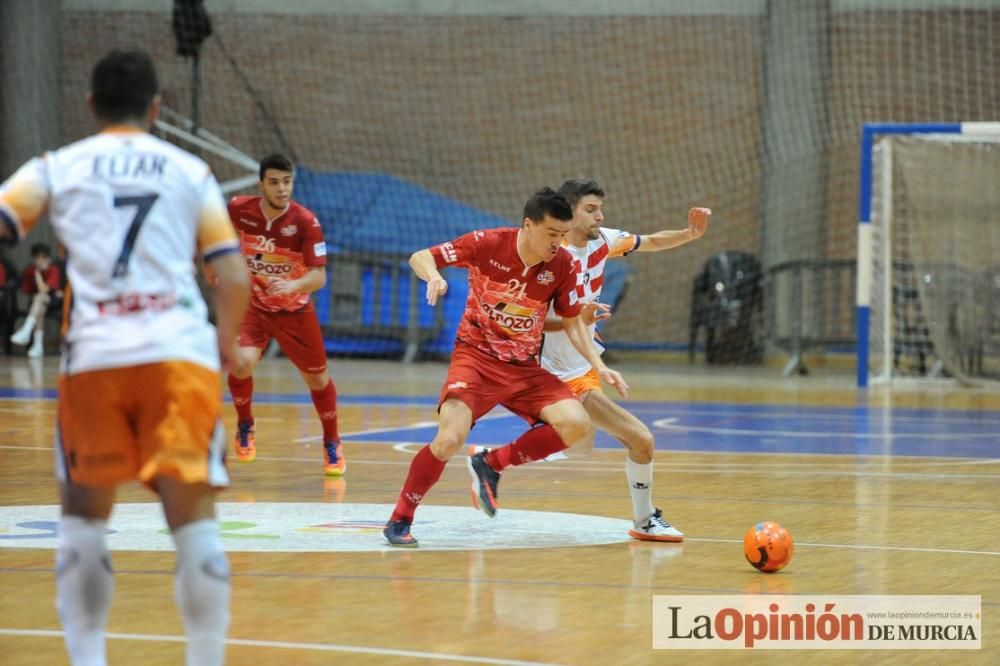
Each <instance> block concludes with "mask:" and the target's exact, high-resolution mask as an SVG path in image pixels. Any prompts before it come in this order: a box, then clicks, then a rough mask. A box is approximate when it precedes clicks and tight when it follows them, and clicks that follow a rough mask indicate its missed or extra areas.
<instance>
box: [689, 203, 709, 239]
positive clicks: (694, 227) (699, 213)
mask: <svg viewBox="0 0 1000 666" xmlns="http://www.w3.org/2000/svg"><path fill="white" fill-rule="evenodd" d="M711 214H712V210H711V209H710V208H692V209H691V210H689V211H688V233H690V234H691V238H692V239H694V238H701V237H702V236H704V235H705V232H706V231H708V217H709V216H710V215H711Z"/></svg>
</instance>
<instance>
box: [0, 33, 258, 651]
mask: <svg viewBox="0 0 1000 666" xmlns="http://www.w3.org/2000/svg"><path fill="white" fill-rule="evenodd" d="M90 86H91V87H90V97H89V105H90V109H91V111H92V112H93V115H94V117H95V119H96V121H97V124H98V125H99V126H100V128H101V131H100V132H99V133H98V134H95V135H93V136H91V137H88V138H86V139H83V140H81V141H77V142H76V143H72V144H69V145H67V146H65V147H63V148H61V149H59V150H55V151H53V152H49V153H46V154H45V155H44V156H42V157H38V158H35V159H32V160H30V161H29V162H28V163H26V164H25V165H24V166H22V167H21V168H20V169H19V170H18V171H17V172H16V173H15V174H14V175H13V176H12V177H11V178H10V179H9V180H7V181H6V182H5V183H3V185H0V238H6V239H7V240H15V241H16V240H19V239H20V238H22V237H23V236H24V235H25V234H26V233H27V232H28V231H29V230H30V228H31V227H32V226H33V225H34V224H35V223H36V221H37V220H38V219H39V217H40V216H41V215H42V214H43V213H45V212H46V211H47V212H48V217H49V221H50V223H51V224H52V227H53V229H54V231H55V233H56V235H57V236H58V238H59V241H60V242H61V243H62V245H63V246H64V247H65V248H66V250H67V257H68V258H67V262H66V270H67V275H68V278H69V283H70V290H71V298H72V304H71V306H70V307H69V311H68V327H67V329H66V336H65V341H64V347H63V354H62V360H61V367H60V378H59V415H58V423H57V426H56V447H55V449H56V475H57V477H58V478H59V481H60V495H61V502H62V516H61V518H60V520H59V530H58V553H57V555H56V606H57V609H58V611H59V617H60V620H61V621H62V625H63V629H64V631H65V639H66V647H67V650H68V652H69V657H70V661H71V662H72V663H73V664H88V665H91V664H104V663H105V661H106V659H105V647H104V642H105V638H104V631H105V625H106V623H107V614H108V607H109V606H110V603H111V595H112V589H113V585H114V581H113V575H112V568H111V558H110V554H109V553H108V547H107V544H106V537H105V534H106V533H107V521H108V517H109V516H110V514H111V509H112V505H113V504H114V498H115V489H116V487H117V485H118V484H121V483H124V482H127V481H131V480H134V479H138V480H139V481H141V482H143V483H145V484H146V485H147V486H148V487H149V488H150V489H152V490H153V491H154V492H156V493H157V494H158V495H159V497H160V501H161V502H162V503H163V508H164V514H165V516H166V521H167V525H168V526H169V528H170V531H171V532H172V534H173V539H174V544H175V545H176V548H177V567H176V574H175V579H174V580H175V583H174V590H175V600H176V602H177V605H178V607H179V609H180V612H181V615H182V617H183V620H184V627H185V633H186V634H187V639H188V642H187V647H186V650H187V662H188V663H189V664H220V663H222V661H223V657H224V643H225V633H226V629H227V627H228V624H229V565H228V562H227V560H226V556H225V553H224V552H223V549H222V542H221V539H220V535H219V525H218V521H217V520H216V517H215V504H214V502H215V499H214V498H215V492H216V489H217V488H220V487H224V486H226V485H227V484H228V476H227V474H226V469H225V466H224V464H223V454H224V452H225V445H226V440H225V435H224V432H223V429H222V425H221V420H220V415H221V393H220V390H219V383H220V380H219V371H220V357H221V364H222V365H228V364H229V363H230V362H231V361H232V359H233V358H234V354H235V351H236V333H237V330H238V327H239V323H240V318H241V317H242V315H243V311H244V309H245V307H246V302H247V295H248V291H249V289H248V283H249V280H248V277H247V271H246V267H245V265H244V262H243V258H242V257H241V256H240V252H239V243H238V241H237V238H236V233H235V231H234V230H233V226H232V223H231V222H230V221H229V216H228V214H227V212H226V202H225V199H224V198H223V196H222V192H221V191H220V189H219V185H218V183H217V182H216V180H215V177H214V176H213V175H212V173H211V171H210V170H209V168H208V165H207V164H206V163H205V162H203V161H202V160H200V159H198V158H197V157H195V156H193V155H191V154H189V153H186V152H184V151H183V150H181V149H179V148H177V147H175V146H173V145H171V144H169V143H166V142H165V141H161V140H160V139H157V138H155V137H153V136H152V135H150V134H149V133H148V131H147V130H148V129H149V128H150V126H151V125H152V123H153V121H154V120H155V119H156V116H157V113H158V111H159V104H160V102H159V100H160V98H159V94H158V90H159V88H158V83H157V77H156V70H155V68H154V66H153V62H152V60H151V59H150V57H149V56H148V55H147V54H145V53H143V52H141V51H111V52H110V53H108V54H107V55H105V56H104V57H103V58H102V59H101V60H100V61H99V62H98V63H97V65H96V66H95V67H94V70H93V72H92V75H91V82H90ZM199 256H200V257H201V258H202V259H203V260H204V261H205V262H207V263H208V264H210V265H211V266H212V269H213V270H214V273H215V275H216V276H217V277H218V282H217V285H216V287H215V301H216V313H217V320H218V328H217V330H216V329H215V328H213V327H212V325H211V324H210V323H209V322H208V318H207V308H206V305H205V302H204V301H203V300H202V297H201V294H200V292H199V290H198V286H197V283H196V282H195V260H196V258H198V257H199ZM150 612H159V608H157V609H151V610H150Z"/></svg>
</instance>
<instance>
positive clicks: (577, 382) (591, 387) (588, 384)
mask: <svg viewBox="0 0 1000 666" xmlns="http://www.w3.org/2000/svg"><path fill="white" fill-rule="evenodd" d="M565 382H566V386H568V387H569V389H570V390H571V391H572V392H573V393H575V394H577V395H578V396H579V397H581V398H582V397H583V396H585V395H586V394H588V393H590V392H591V391H599V390H600V389H601V378H600V377H599V376H598V374H597V370H594V369H593V368H591V369H590V370H589V371H587V374H585V375H580V376H579V377H574V378H573V379H567V380H565Z"/></svg>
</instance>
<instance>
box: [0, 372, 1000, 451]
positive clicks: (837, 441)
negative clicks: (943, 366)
mask: <svg viewBox="0 0 1000 666" xmlns="http://www.w3.org/2000/svg"><path fill="white" fill-rule="evenodd" d="M55 397H56V391H55V390H54V389H10V388H7V389H0V398H15V399H35V400H39V399H41V400H52V399H54V398H55ZM254 401H255V402H256V403H258V404H310V403H311V402H312V400H311V398H310V396H309V394H308V393H306V392H305V391H303V392H300V393H288V394H278V393H260V394H257V395H255V396H254ZM338 401H339V402H340V404H342V405H402V406H407V405H412V406H424V407H427V420H428V421H431V420H433V419H434V407H435V405H436V402H437V398H436V396H427V395H424V396H386V395H355V396H350V395H342V396H339V397H338ZM626 404H627V406H628V408H629V409H630V410H631V411H632V412H633V413H634V414H635V415H636V416H637V417H639V418H640V419H641V420H642V421H643V422H644V423H646V425H647V426H649V428H650V429H651V430H652V431H653V433H654V435H655V436H656V448H657V449H659V450H669V451H704V452H733V453H786V454H787V453H811V454H839V455H891V456H942V457H960V458H983V459H986V458H1000V413H997V412H995V411H982V410H951V409H947V410H944V409H926V408H921V409H914V408H891V409H885V408H883V407H864V406H856V407H818V406H801V405H752V404H731V403H705V402H699V403H678V402H639V401H636V402H629V403H626ZM525 428H526V425H525V423H524V421H522V420H521V419H520V418H518V417H516V416H513V415H511V414H504V413H503V412H500V414H498V416H497V417H496V418H491V419H486V420H482V421H480V422H479V424H477V426H476V427H475V428H474V429H473V431H472V433H471V434H470V436H469V440H468V441H469V443H470V444H479V445H499V444H503V443H506V442H509V441H512V440H514V439H516V438H517V437H518V436H520V435H521V433H523V432H524V430H525ZM435 431H436V426H433V425H430V426H421V427H412V426H401V427H399V428H394V429H389V430H385V429H380V430H379V431H377V432H372V433H370V434H365V433H360V434H357V435H351V436H350V437H349V438H348V439H349V441H353V442H365V441H372V442H376V441H377V442H390V443H392V442H398V443H403V442H429V441H430V440H431V439H432V438H433V437H434V434H435ZM596 446H597V447H598V448H606V449H616V448H619V447H620V444H618V442H616V441H614V440H613V439H612V438H611V437H609V436H607V435H606V434H604V433H599V434H598V438H597V443H596Z"/></svg>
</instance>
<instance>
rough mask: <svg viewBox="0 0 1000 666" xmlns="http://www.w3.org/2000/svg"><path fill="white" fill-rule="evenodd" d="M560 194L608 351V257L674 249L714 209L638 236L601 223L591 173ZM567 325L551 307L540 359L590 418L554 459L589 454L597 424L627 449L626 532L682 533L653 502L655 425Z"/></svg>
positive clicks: (660, 537)
mask: <svg viewBox="0 0 1000 666" xmlns="http://www.w3.org/2000/svg"><path fill="white" fill-rule="evenodd" d="M559 194H561V195H563V196H564V197H565V198H566V200H567V201H569V204H570V206H572V207H573V222H572V226H571V227H570V231H569V233H568V234H567V235H566V241H565V244H564V247H565V248H566V249H567V250H569V252H570V254H571V255H573V258H574V260H575V261H576V264H577V286H576V295H577V298H578V299H579V301H580V302H581V303H584V304H585V306H584V310H583V312H582V314H581V317H583V318H584V321H585V322H586V323H587V324H588V326H589V328H590V334H591V338H592V339H594V344H595V346H596V347H597V348H598V351H599V352H603V351H604V347H603V346H602V345H601V344H600V342H599V341H598V340H597V339H596V322H598V321H600V320H602V319H606V318H608V317H610V316H611V313H610V308H609V306H608V305H607V304H604V303H601V302H600V296H601V288H602V287H603V286H604V267H605V264H606V262H607V261H608V259H614V258H617V257H623V256H626V255H628V254H631V253H632V252H659V251H661V250H669V249H671V248H675V247H678V246H681V245H684V244H685V243H688V242H690V241H693V240H695V239H698V238H701V237H702V236H703V235H704V233H705V230H706V229H707V228H708V217H709V215H711V213H712V211H710V210H709V209H707V208H692V209H691V210H690V211H688V226H687V228H686V229H679V230H664V231H659V232H657V233H655V234H649V235H642V236H639V235H635V234H631V233H628V232H625V231H619V230H617V229H610V228H607V227H602V226H601V223H602V222H603V221H604V211H603V207H604V190H603V189H601V186H600V185H599V184H597V183H596V182H594V181H593V180H578V179H574V180H568V181H566V182H565V183H563V184H562V186H561V187H560V188H559ZM562 328H563V325H562V320H561V319H560V318H559V317H558V316H557V315H555V313H553V312H551V311H550V313H549V317H548V319H547V320H546V322H545V340H544V343H543V344H542V354H541V362H542V367H544V368H545V369H546V370H548V371H549V372H551V373H552V374H554V375H556V376H557V377H559V378H560V379H562V380H563V381H564V382H566V384H567V385H568V386H569V387H570V388H571V389H572V390H573V392H574V393H576V394H577V395H578V396H579V397H580V399H581V400H582V401H583V406H584V408H585V409H586V410H587V413H588V414H589V415H590V419H591V424H592V425H591V429H590V432H589V433H588V434H587V437H586V438H585V439H584V440H583V441H581V442H578V443H576V444H574V445H573V447H571V448H569V449H567V450H566V451H565V452H561V453H560V454H555V455H554V456H550V458H549V459H552V458H557V457H577V456H581V455H586V454H587V453H589V452H590V451H591V450H592V449H593V446H594V437H595V436H596V434H597V429H600V430H603V431H604V432H606V433H608V434H609V435H611V436H612V437H614V438H615V439H617V440H618V441H619V442H621V443H622V444H623V445H624V446H625V447H626V448H627V449H628V458H627V460H626V463H625V471H626V476H627V477H628V485H629V492H630V494H631V496H632V519H633V528H632V529H631V530H630V531H629V535H630V536H632V537H633V538H635V539H641V540H644V541H670V542H679V541H683V540H684V535H683V534H682V533H681V532H680V531H679V530H677V528H675V527H673V526H672V525H670V523H668V522H667V521H666V520H665V519H664V518H663V516H662V513H661V512H660V510H659V509H658V508H656V507H654V506H653V500H652V492H653V490H652V489H653V449H654V447H655V442H654V440H653V433H651V432H650V431H649V428H647V427H646V425H645V424H644V423H643V422H642V421H640V420H639V419H638V418H636V417H635V416H634V415H633V414H631V413H630V412H629V411H628V410H626V409H625V408H623V407H621V406H620V405H618V404H617V403H615V402H613V401H612V400H611V399H610V398H608V396H607V395H606V394H605V393H604V391H603V390H602V389H601V384H600V381H598V378H597V376H596V374H595V373H594V370H593V368H592V367H591V366H590V364H589V363H588V362H587V361H586V359H584V358H583V356H581V355H580V353H579V352H578V351H576V349H575V348H573V345H572V344H570V342H569V340H568V338H567V337H566V334H565V333H564V332H563V330H562Z"/></svg>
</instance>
